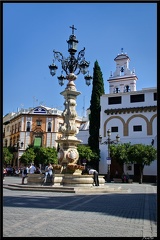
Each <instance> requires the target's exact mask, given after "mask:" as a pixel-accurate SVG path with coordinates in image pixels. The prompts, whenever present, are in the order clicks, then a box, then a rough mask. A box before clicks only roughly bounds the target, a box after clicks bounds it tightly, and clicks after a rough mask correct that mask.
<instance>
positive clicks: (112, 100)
mask: <svg viewBox="0 0 160 240" xmlns="http://www.w3.org/2000/svg"><path fill="white" fill-rule="evenodd" d="M111 104H121V97H109V98H108V105H111Z"/></svg>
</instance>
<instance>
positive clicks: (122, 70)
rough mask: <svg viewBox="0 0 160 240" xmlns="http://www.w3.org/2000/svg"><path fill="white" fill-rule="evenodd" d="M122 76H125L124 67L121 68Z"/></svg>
mask: <svg viewBox="0 0 160 240" xmlns="http://www.w3.org/2000/svg"><path fill="white" fill-rule="evenodd" d="M120 76H124V67H123V66H122V67H121V70H120Z"/></svg>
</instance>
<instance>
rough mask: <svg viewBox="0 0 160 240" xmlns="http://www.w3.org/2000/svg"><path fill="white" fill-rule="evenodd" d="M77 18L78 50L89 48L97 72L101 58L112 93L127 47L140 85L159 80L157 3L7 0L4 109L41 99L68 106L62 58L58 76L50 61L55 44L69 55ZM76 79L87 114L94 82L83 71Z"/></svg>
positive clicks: (51, 104) (79, 102) (50, 104)
mask: <svg viewBox="0 0 160 240" xmlns="http://www.w3.org/2000/svg"><path fill="white" fill-rule="evenodd" d="M73 24H74V25H75V27H76V28H77V30H76V31H75V35H76V38H77V40H78V41H79V43H78V51H77V53H78V52H79V51H80V50H81V49H83V48H84V47H85V48H86V50H85V58H86V60H87V61H90V68H89V72H90V74H91V75H92V74H93V67H94V62H95V61H96V60H97V61H98V63H99V65H100V68H101V71H102V74H103V80H104V86H105V93H106V94H107V93H109V88H108V82H107V79H108V78H109V76H110V72H111V71H112V72H114V71H115V68H116V64H115V62H114V58H115V57H116V56H117V54H119V53H121V48H123V49H124V52H125V53H127V54H128V56H129V57H130V66H129V67H130V69H131V70H132V69H133V68H135V71H136V74H137V77H138V81H137V90H141V89H142V88H149V87H156V86H157V4H156V3H4V4H3V115H6V114H7V113H10V112H13V111H15V112H16V111H17V108H29V107H35V106H38V105H39V104H43V105H45V106H47V107H55V108H58V109H60V110H63V109H64V105H63V103H64V99H63V96H62V95H61V94H60V92H62V91H63V90H64V89H65V85H66V84H67V82H65V85H63V86H62V87H61V86H60V85H59V84H58V79H57V76H59V75H60V74H61V66H60V64H59V63H58V70H57V75H56V76H54V77H52V76H51V75H50V73H49V68H48V66H49V65H50V64H51V63H52V61H53V50H54V49H55V50H57V51H60V52H61V53H62V54H63V55H64V56H65V57H68V56H69V53H68V45H67V42H66V40H68V39H69V36H70V35H71V28H69V27H70V26H71V25H73ZM76 56H77V55H76ZM75 84H76V88H77V91H80V92H81V95H79V96H78V97H77V107H76V110H77V113H78V115H79V116H83V115H85V112H84V109H85V110H86V109H87V108H88V107H89V106H90V99H91V93H92V85H90V86H89V87H88V86H87V85H86V84H85V80H84V77H83V75H82V74H80V75H78V78H77V80H76V81H75Z"/></svg>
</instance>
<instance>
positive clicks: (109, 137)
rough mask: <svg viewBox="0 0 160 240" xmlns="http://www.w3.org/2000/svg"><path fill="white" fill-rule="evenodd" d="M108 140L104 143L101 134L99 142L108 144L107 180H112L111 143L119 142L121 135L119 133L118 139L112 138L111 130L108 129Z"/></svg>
mask: <svg viewBox="0 0 160 240" xmlns="http://www.w3.org/2000/svg"><path fill="white" fill-rule="evenodd" d="M107 136H108V138H107V140H106V141H104V142H103V143H102V137H101V136H99V142H100V144H106V145H108V157H107V165H108V172H107V182H110V181H111V179H110V165H111V157H110V144H117V143H118V142H119V141H120V137H119V135H118V134H117V136H116V140H111V131H110V129H108V131H107Z"/></svg>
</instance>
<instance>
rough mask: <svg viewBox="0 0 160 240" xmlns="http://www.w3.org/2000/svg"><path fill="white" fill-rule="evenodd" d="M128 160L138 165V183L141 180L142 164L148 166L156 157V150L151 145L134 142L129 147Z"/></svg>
mask: <svg viewBox="0 0 160 240" xmlns="http://www.w3.org/2000/svg"><path fill="white" fill-rule="evenodd" d="M128 154H129V160H130V162H131V163H136V164H138V165H139V173H140V178H139V183H140V184H141V183H142V182H143V169H144V166H146V165H147V166H149V165H150V164H151V163H152V162H153V161H154V160H155V159H156V157H157V150H156V149H155V148H154V147H153V146H151V145H145V144H134V145H132V146H131V147H130V149H129V152H128Z"/></svg>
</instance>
